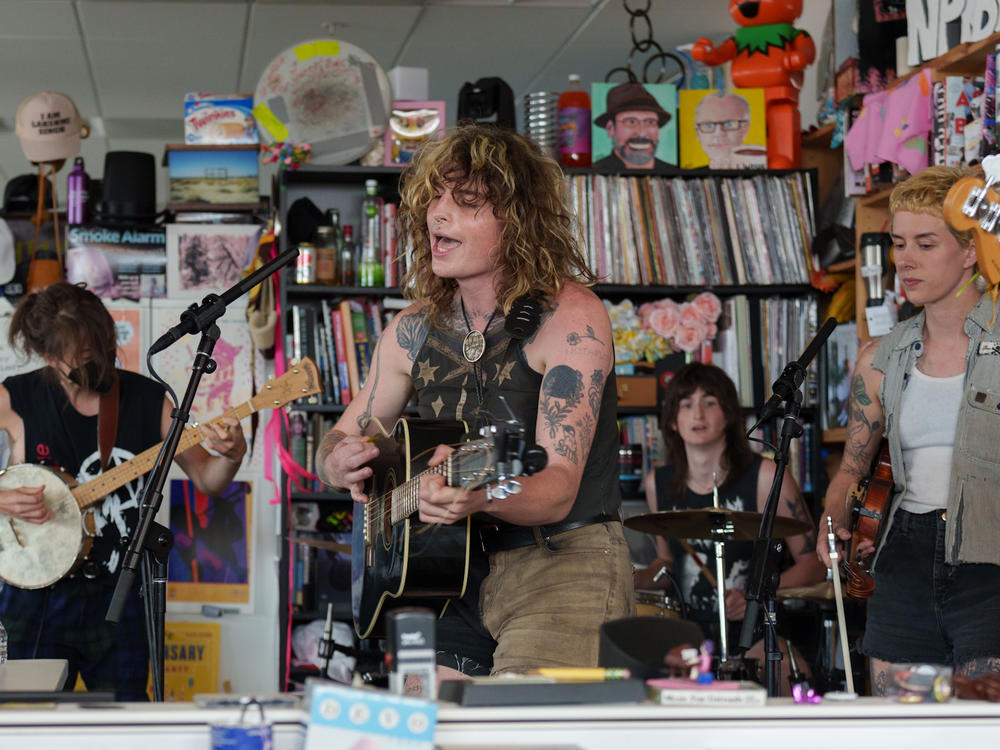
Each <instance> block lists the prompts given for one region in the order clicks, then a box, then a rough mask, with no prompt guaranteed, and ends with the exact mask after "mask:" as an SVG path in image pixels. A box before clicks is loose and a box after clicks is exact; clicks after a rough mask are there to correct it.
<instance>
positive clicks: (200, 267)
mask: <svg viewBox="0 0 1000 750" xmlns="http://www.w3.org/2000/svg"><path fill="white" fill-rule="evenodd" d="M260 232H261V227H260V225H258V224H167V236H166V243H167V288H168V289H169V290H170V299H188V300H191V299H196V300H201V299H202V298H204V297H205V296H206V295H208V294H213V293H214V294H222V293H223V292H225V291H226V290H227V289H229V288H230V287H231V286H233V284H235V283H236V282H238V281H239V280H240V278H241V276H242V273H243V269H244V268H246V267H247V266H248V265H249V264H250V263H251V261H253V257H254V254H255V253H256V252H257V241H258V240H259V239H260Z"/></svg>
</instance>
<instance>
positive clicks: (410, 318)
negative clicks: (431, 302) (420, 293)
mask: <svg viewBox="0 0 1000 750" xmlns="http://www.w3.org/2000/svg"><path fill="white" fill-rule="evenodd" d="M426 339H427V319H426V318H425V317H424V315H423V314H422V313H407V314H405V315H403V316H402V317H400V319H399V324H398V325H397V326H396V343H397V344H399V347H400V348H401V349H402V350H403V351H405V352H406V356H407V357H408V358H409V360H410V361H411V362H413V361H414V360H416V358H417V352H419V351H420V347H422V346H423V345H424V341H425V340H426Z"/></svg>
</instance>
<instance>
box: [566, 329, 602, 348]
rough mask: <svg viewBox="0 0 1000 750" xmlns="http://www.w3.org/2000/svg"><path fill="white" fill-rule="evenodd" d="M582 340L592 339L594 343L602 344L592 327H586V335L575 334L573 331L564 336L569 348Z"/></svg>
mask: <svg viewBox="0 0 1000 750" xmlns="http://www.w3.org/2000/svg"><path fill="white" fill-rule="evenodd" d="M584 339H592V340H593V341H596V342H597V343H598V344H603V343H604V342H603V341H601V340H600V339H599V338H597V336H596V335H595V334H594V328H593V327H592V326H587V332H586V333H577V332H576V331H573V333H570V334H568V335H567V336H566V343H567V344H569V345H570V346H576V345H577V344H579V343H580V342H581V341H583V340H584Z"/></svg>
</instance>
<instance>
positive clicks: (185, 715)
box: [0, 698, 1000, 750]
mask: <svg viewBox="0 0 1000 750" xmlns="http://www.w3.org/2000/svg"><path fill="white" fill-rule="evenodd" d="M238 717H239V710H238V709H236V708H224V709H208V708H199V707H197V706H195V705H194V704H193V703H161V704H148V703H145V704H140V703H128V704H126V703H112V704H91V705H73V704H58V705H57V704H50V705H38V706H34V705H32V706H25V705H18V706H10V707H0V746H2V747H8V746H10V747H17V748H18V750H42V749H43V748H44V749H45V750H49V749H50V748H54V747H55V748H60V747H67V748H69V747H71V748H73V750H84V749H87V748H95V749H96V748H101V749H102V750H111V749H116V748H128V749H129V750H133V749H134V748H135V747H137V746H141V747H142V748H143V749H144V750H161V748H162V750H168V749H169V750H174V748H176V747H182V746H183V747H196V746H198V747H200V746H207V745H205V742H206V741H207V738H208V733H209V727H210V726H211V725H212V724H215V723H227V722H232V721H235V720H236V719H238ZM267 718H268V720H269V721H270V722H271V723H272V725H273V729H274V747H275V749H276V750H301V748H302V747H303V741H304V739H305V732H306V726H305V722H306V718H307V717H306V713H305V711H303V710H302V709H300V708H271V709H268V710H267ZM857 731H863V732H864V733H865V734H864V737H865V743H864V744H865V746H867V747H875V746H880V745H882V746H885V747H906V748H907V749H908V750H925V749H926V750H940V749H941V748H942V747H992V746H993V743H994V742H995V738H996V737H997V736H998V734H1000V704H995V703H985V702H980V701H959V700H953V701H950V702H948V703H920V704H902V703H897V702H894V701H891V700H886V699H879V698H860V699H858V700H855V701H850V702H835V701H832V700H827V701H824V702H823V703H821V704H819V705H796V704H795V703H794V702H792V701H791V699H782V698H778V699H771V700H769V701H768V704H767V705H766V706H756V707H755V706H726V707H715V706H710V707H688V706H657V705H652V704H646V705H606V704H602V705H589V706H582V705H581V706H521V707H509V708H508V707H504V708H463V707H460V706H454V705H442V706H441V708H440V710H439V712H438V725H437V730H436V732H435V744H436V745H437V746H438V747H440V748H442V749H443V750H455V749H457V748H463V750H464V749H466V748H482V749H483V750H485V749H486V748H512V749H513V748H546V749H547V750H555V748H569V747H576V748H581V749H582V750H605V749H606V748H608V747H629V748H632V750H644V749H645V748H662V747H664V746H672V747H684V748H693V749H695V750H700V749H706V750H720V749H722V750H735V749H736V748H739V749H740V750H746V748H761V749H763V748H767V749H768V750H800V749H801V748H802V747H810V748H814V749H815V750H827V748H829V749H830V750H833V748H842V747H843V743H844V741H845V739H846V738H848V737H851V736H859V735H856V734H854V733H855V732H857ZM848 733H851V734H848Z"/></svg>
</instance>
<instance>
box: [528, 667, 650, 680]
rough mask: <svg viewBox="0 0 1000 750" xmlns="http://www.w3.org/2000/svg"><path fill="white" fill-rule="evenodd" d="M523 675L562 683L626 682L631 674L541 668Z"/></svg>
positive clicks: (617, 670) (595, 670)
mask: <svg viewBox="0 0 1000 750" xmlns="http://www.w3.org/2000/svg"><path fill="white" fill-rule="evenodd" d="M525 674H529V675H538V676H540V677H551V678H552V679H554V680H556V681H557V682H558V681H563V682H603V681H606V680H627V679H628V678H629V677H631V676H632V673H631V672H629V671H628V670H627V669H618V668H613V669H605V668H603V667H541V668H539V669H529V670H528V671H527V672H525Z"/></svg>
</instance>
